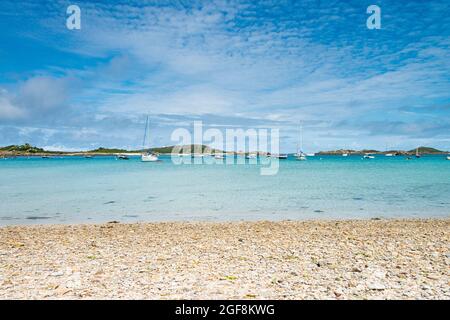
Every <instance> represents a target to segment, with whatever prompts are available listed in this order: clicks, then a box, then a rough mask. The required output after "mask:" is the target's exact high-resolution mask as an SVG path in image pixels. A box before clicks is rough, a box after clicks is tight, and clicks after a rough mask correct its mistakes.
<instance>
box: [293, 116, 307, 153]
mask: <svg viewBox="0 0 450 320" xmlns="http://www.w3.org/2000/svg"><path fill="white" fill-rule="evenodd" d="M302 150H303V126H302V125H301V124H300V148H299V146H298V145H297V153H296V154H295V159H296V160H299V161H305V160H306V154H305V153H304V152H303V151H302Z"/></svg>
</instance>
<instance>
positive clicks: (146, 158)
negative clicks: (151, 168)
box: [141, 153, 158, 162]
mask: <svg viewBox="0 0 450 320" xmlns="http://www.w3.org/2000/svg"><path fill="white" fill-rule="evenodd" d="M141 161H142V162H149V161H150V162H151V161H158V156H157V155H156V154H154V153H144V154H142V155H141Z"/></svg>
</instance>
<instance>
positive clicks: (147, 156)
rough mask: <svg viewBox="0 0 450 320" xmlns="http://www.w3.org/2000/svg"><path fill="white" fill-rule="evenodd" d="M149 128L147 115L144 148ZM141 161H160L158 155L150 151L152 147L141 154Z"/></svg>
mask: <svg viewBox="0 0 450 320" xmlns="http://www.w3.org/2000/svg"><path fill="white" fill-rule="evenodd" d="M147 129H148V116H147V121H146V122H145V133H144V141H143V142H142V149H143V150H144V149H145V140H146V138H147ZM141 161H143V162H155V161H158V156H157V155H156V154H155V153H153V152H150V149H149V150H148V151H147V152H144V153H142V155H141Z"/></svg>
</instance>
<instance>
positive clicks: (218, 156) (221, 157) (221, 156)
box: [214, 154, 225, 159]
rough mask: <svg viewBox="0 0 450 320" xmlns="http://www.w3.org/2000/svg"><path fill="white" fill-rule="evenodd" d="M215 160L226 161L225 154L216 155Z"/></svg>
mask: <svg viewBox="0 0 450 320" xmlns="http://www.w3.org/2000/svg"><path fill="white" fill-rule="evenodd" d="M214 159H225V156H224V155H223V154H216V155H215V156H214Z"/></svg>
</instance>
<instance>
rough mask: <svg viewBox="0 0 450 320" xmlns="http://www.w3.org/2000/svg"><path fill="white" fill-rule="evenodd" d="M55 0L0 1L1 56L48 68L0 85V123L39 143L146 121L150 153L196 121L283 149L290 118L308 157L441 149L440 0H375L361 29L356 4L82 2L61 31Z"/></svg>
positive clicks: (444, 45) (444, 8)
mask: <svg viewBox="0 0 450 320" xmlns="http://www.w3.org/2000/svg"><path fill="white" fill-rule="evenodd" d="M67 5H68V2H67V1H57V2H45V3H44V4H43V6H44V7H45V10H43V8H44V7H41V5H39V4H36V3H21V4H17V3H13V2H10V1H6V2H4V3H2V5H1V6H2V7H3V8H2V9H3V10H2V12H3V15H4V16H5V17H6V19H7V20H8V21H9V22H10V27H9V30H8V32H9V34H13V35H14V36H17V37H18V40H17V41H12V40H10V39H9V36H8V35H6V33H5V31H2V33H1V34H0V37H2V38H5V39H9V42H8V43H9V45H8V47H7V48H8V51H14V50H17V49H16V48H18V47H20V46H21V45H22V44H18V43H17V42H18V41H23V42H25V43H31V44H33V46H35V47H36V48H37V50H38V52H37V53H38V54H39V50H41V51H42V53H43V54H45V56H53V57H54V58H55V59H54V60H53V61H51V62H50V61H47V60H45V59H43V58H40V57H36V56H34V55H33V54H32V53H30V54H29V55H27V56H26V57H24V58H29V59H31V60H34V61H35V62H36V65H35V66H33V67H32V66H30V67H29V68H27V69H26V70H22V72H20V73H17V72H14V73H12V74H11V72H9V73H5V74H4V76H3V77H1V78H0V87H3V89H2V90H3V91H2V92H1V95H0V125H2V123H3V126H8V127H10V126H15V127H40V128H53V129H55V130H56V131H55V132H54V133H53V134H52V136H51V137H49V138H47V140H46V141H45V143H46V144H49V145H52V144H54V145H61V144H64V145H67V146H68V147H84V146H86V145H87V144H90V143H95V144H107V145H115V146H125V145H136V142H134V141H138V139H136V137H137V136H140V134H138V131H139V130H140V126H141V125H142V121H143V120H142V119H143V114H146V113H150V114H151V117H152V123H154V124H155V125H154V128H155V131H156V132H155V135H154V139H155V141H154V142H155V143H157V142H158V143H162V144H168V143H169V141H168V138H169V136H170V134H169V133H170V130H172V129H173V128H174V127H176V126H177V125H181V124H183V125H186V124H189V121H190V120H191V119H193V118H196V119H199V118H200V119H202V120H204V122H205V123H206V124H209V125H211V124H217V125H222V126H237V125H241V126H245V125H252V124H253V125H264V124H266V125H267V126H277V127H279V128H281V130H282V131H283V132H284V134H285V135H287V136H289V137H291V139H287V141H288V143H285V144H284V148H285V149H286V150H292V148H293V147H294V146H295V136H296V135H297V126H298V123H299V121H302V122H303V123H304V126H305V144H306V147H307V148H308V147H309V148H310V149H314V150H317V149H321V148H325V147H326V148H334V147H341V146H342V145H343V144H346V145H355V144H364V143H370V144H372V145H370V146H369V145H368V146H367V147H382V146H384V145H385V142H386V141H387V140H395V141H396V142H395V143H396V144H398V146H399V147H402V146H404V147H410V146H411V145H415V144H416V143H419V142H423V140H421V139H424V138H425V137H426V139H429V140H428V142H432V144H433V145H435V146H438V147H443V148H448V142H449V140H450V133H449V132H448V130H446V128H445V127H446V125H448V123H449V120H448V119H449V118H450V110H449V108H448V105H449V102H450V95H449V92H450V79H449V77H448V70H450V56H449V54H450V31H449V30H450V18H449V17H450V15H449V11H448V10H449V9H448V5H446V3H445V1H428V2H423V1H410V2H408V3H407V4H405V3H399V2H396V1H381V2H380V3H379V5H380V6H381V7H382V12H383V16H382V19H383V20H382V29H381V30H368V29H367V28H366V27H365V19H366V18H367V14H366V12H365V9H366V7H367V6H365V4H364V3H361V2H360V1H350V2H342V1H331V2H321V1H302V2H299V1H286V2H279V1H265V2H261V3H255V2H253V1H212V2H211V1H204V2H203V1H194V2H184V1H178V2H174V1H158V2H155V1H126V2H125V1H116V2H108V3H94V2H85V1H82V2H80V3H79V5H80V7H81V9H82V30H80V31H70V30H67V29H65V27H64V23H65V7H66V6H67ZM367 5H368V4H367ZM18 11H21V12H23V15H24V16H22V17H17V16H16V15H14V14H13V12H18ZM23 19H25V20H26V23H25V26H24V27H21V26H20V25H18V24H17V23H18V22H20V21H22V20H23ZM14 22H16V24H14ZM30 24H32V25H33V26H34V28H30V27H29V25H30ZM35 54H36V52H35ZM1 56H2V54H0V57H1ZM7 58H8V60H10V61H11V62H12V64H13V65H14V63H15V64H19V63H20V62H21V61H22V59H21V58H17V59H15V58H12V57H11V56H10V55H7ZM44 62H45V63H44ZM31 64H32V63H31ZM9 71H10V70H9ZM436 106H443V107H441V108H440V109H439V110H436V109H435V108H436ZM446 106H447V107H446ZM425 110H426V111H425ZM58 111H62V112H60V113H58ZM437 115H438V117H439V119H440V120H438V119H436V116H437ZM424 116H426V117H427V119H426V121H422V120H421V119H422V118H423V117H424ZM433 116H435V117H434V118H433ZM118 124H120V125H121V127H117V125H118ZM77 132H79V133H78V134H77ZM82 132H86V134H82ZM116 132H117V133H116ZM0 137H2V136H0ZM5 137H6V136H3V137H2V138H5ZM20 137H21V136H18V138H17V139H16V140H20V139H21V138H20ZM8 139H10V140H8V141H11V136H10V135H9V136H8ZM433 139H434V140H433ZM156 140H158V141H156ZM40 143H41V144H42V143H43V142H40ZM282 146H283V145H282Z"/></svg>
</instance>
